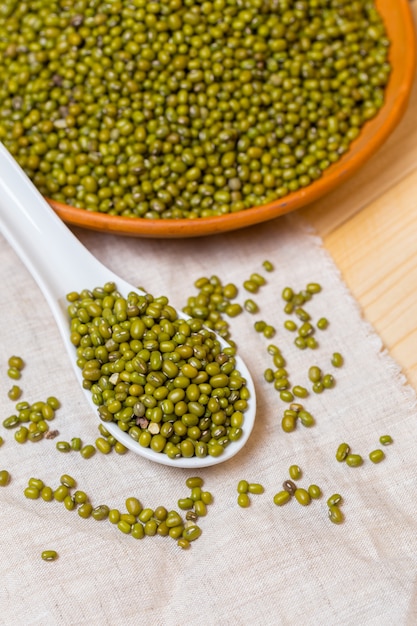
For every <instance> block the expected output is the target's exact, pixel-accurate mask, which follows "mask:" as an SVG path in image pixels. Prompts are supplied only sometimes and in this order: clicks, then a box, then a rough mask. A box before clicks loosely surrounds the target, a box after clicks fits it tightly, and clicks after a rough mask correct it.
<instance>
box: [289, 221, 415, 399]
mask: <svg viewBox="0 0 417 626" xmlns="http://www.w3.org/2000/svg"><path fill="white" fill-rule="evenodd" d="M286 219H287V221H288V223H289V224H290V225H291V226H292V227H293V228H296V229H298V230H299V231H300V232H302V233H303V234H305V235H308V237H309V238H310V241H312V243H313V244H314V245H315V247H316V249H317V250H318V251H319V253H320V255H321V257H322V259H323V262H324V264H325V266H326V268H327V269H328V270H329V271H330V272H332V273H333V274H334V276H336V278H337V279H338V280H339V282H340V285H341V288H342V290H343V292H344V296H345V298H346V299H347V300H348V301H349V302H350V304H351V306H352V307H353V308H354V309H355V311H356V313H357V315H358V317H359V318H360V320H361V324H362V326H363V328H364V330H365V336H366V340H367V341H368V343H369V344H370V346H371V348H372V349H373V351H374V352H375V353H376V355H377V356H378V358H379V359H380V360H381V361H383V363H384V365H386V367H387V368H388V369H389V371H390V372H391V374H392V375H393V377H394V379H395V381H396V383H397V384H398V387H399V389H400V391H401V393H402V395H403V397H404V400H405V401H406V402H407V403H408V405H409V409H410V411H414V410H416V409H417V392H416V390H415V389H414V387H412V386H411V384H410V382H409V380H408V378H407V376H406V374H405V373H404V371H403V369H402V367H401V365H400V364H399V363H398V362H397V361H396V360H395V359H394V357H393V356H392V355H391V354H390V353H389V351H388V349H387V347H386V346H385V345H384V342H383V340H382V338H381V337H380V335H379V334H378V332H377V331H376V329H375V327H374V326H373V325H372V324H371V322H369V320H367V319H366V318H365V317H364V314H363V310H362V308H361V306H360V304H359V302H358V301H357V300H356V298H355V297H354V295H353V294H352V292H351V290H350V289H349V287H348V285H347V284H346V282H345V279H344V278H343V276H342V272H341V271H340V269H339V268H338V266H337V265H336V263H335V262H334V260H333V258H332V256H331V254H330V253H329V252H328V250H326V248H325V246H324V242H323V239H322V238H321V237H320V235H319V234H318V233H317V231H316V230H315V228H314V227H313V225H312V224H310V223H309V222H307V221H306V220H305V219H304V218H302V217H301V216H300V215H297V214H296V213H291V214H288V215H287V216H286Z"/></svg>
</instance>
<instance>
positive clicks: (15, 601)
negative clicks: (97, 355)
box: [0, 215, 417, 626]
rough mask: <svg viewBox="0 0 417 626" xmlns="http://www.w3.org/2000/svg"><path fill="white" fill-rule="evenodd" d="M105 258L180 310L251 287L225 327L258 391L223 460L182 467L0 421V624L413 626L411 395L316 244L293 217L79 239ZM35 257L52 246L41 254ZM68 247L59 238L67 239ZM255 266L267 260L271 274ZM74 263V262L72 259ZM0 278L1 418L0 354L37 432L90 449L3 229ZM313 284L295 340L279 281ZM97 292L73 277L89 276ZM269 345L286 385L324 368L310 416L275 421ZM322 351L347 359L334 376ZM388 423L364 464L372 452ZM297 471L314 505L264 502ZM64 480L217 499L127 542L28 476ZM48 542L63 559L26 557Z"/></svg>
mask: <svg viewBox="0 0 417 626" xmlns="http://www.w3.org/2000/svg"><path fill="white" fill-rule="evenodd" d="M75 232H76V234H77V236H78V237H79V238H80V240H81V241H82V242H83V243H84V244H85V245H86V246H87V247H88V248H89V249H90V250H91V251H92V252H93V253H94V254H95V255H96V256H97V257H98V258H99V259H100V260H101V261H102V262H104V263H105V264H106V265H107V266H108V267H109V268H110V269H112V270H113V271H115V272H116V273H117V274H119V275H120V276H122V277H123V278H125V279H127V280H128V281H130V282H131V283H133V284H135V285H138V286H139V285H140V286H143V287H144V288H145V289H148V290H149V291H150V292H151V293H153V294H154V295H155V296H157V295H162V294H165V295H168V296H169V298H170V302H171V304H173V305H174V306H176V307H177V308H181V307H182V306H184V304H185V302H186V299H187V297H188V296H189V295H195V294H196V290H195V288H194V287H193V282H194V281H195V280H196V279H197V278H199V277H201V276H208V277H210V276H211V275H214V274H215V275H218V276H219V277H220V278H221V280H222V281H223V282H224V283H227V282H234V283H236V285H238V286H239V295H238V301H239V302H241V303H243V301H244V300H245V299H246V298H247V297H252V298H253V299H254V300H255V301H256V302H257V303H258V305H259V307H260V310H259V313H257V314H255V315H253V314H252V315H251V314H249V313H247V312H244V313H243V314H242V315H240V316H238V317H236V318H234V319H233V320H230V324H231V332H232V338H233V339H234V340H235V341H236V343H237V345H238V349H239V353H240V355H241V356H242V357H243V359H244V360H245V361H246V363H247V364H248V366H249V368H250V370H251V373H252V375H253V378H254V381H255V386H256V392H257V416H256V423H255V427H254V430H253V432H252V435H251V437H250V439H249V441H248V443H247V444H246V446H245V448H244V449H243V450H242V451H241V452H240V453H239V454H237V455H236V456H235V457H234V458H232V459H231V460H229V461H227V462H225V463H223V464H219V465H217V466H213V467H210V468H206V469H204V470H196V471H194V472H190V471H189V470H186V469H180V468H172V467H166V466H163V465H158V464H153V463H151V462H149V461H147V460H145V459H143V458H141V457H139V456H136V455H135V454H134V453H133V452H128V453H127V454H126V455H124V456H119V455H117V454H116V453H115V452H112V453H111V454H109V455H103V454H101V453H97V454H96V455H95V456H94V457H93V458H91V459H89V460H85V459H83V458H82V457H81V455H80V454H79V453H76V452H71V453H68V454H63V453H60V452H58V451H57V450H56V447H55V444H56V441H57V439H55V440H43V441H41V442H38V443H36V444H34V443H30V442H28V443H26V444H18V443H17V442H16V441H15V440H14V438H13V432H12V431H8V430H5V429H4V428H3V427H2V426H0V430H1V435H2V436H3V438H4V439H5V443H4V444H3V445H2V446H1V447H0V469H8V470H9V472H10V474H11V476H12V480H11V482H10V484H9V485H8V486H7V487H1V488H0V498H1V505H0V529H1V534H0V538H1V539H0V562H1V582H0V607H1V608H0V623H1V624H5V625H7V626H13V625H23V624H25V625H29V624H40V625H45V626H46V625H48V626H49V625H54V624H57V625H59V624H63V625H67V624H68V625H77V624H97V625H107V624H109V625H115V624H124V625H131V624H132V625H133V624H147V625H148V624H149V625H151V626H181V625H183V624H192V625H196V626H197V625H199V626H200V625H201V626H204V625H217V624H222V625H228V624H234V625H246V624H251V625H257V624H259V625H260V624H262V625H263V624H277V625H290V626H292V625H295V624H306V625H322V624H327V625H333V624H340V623H343V624H346V625H350V624H352V625H353V624H367V625H375V626H376V625H378V626H383V625H387V626H388V625H391V624H396V625H412V624H415V623H417V532H416V528H417V525H416V512H417V507H416V499H415V493H416V482H417V481H416V474H417V472H416V470H417V460H416V459H417V441H416V396H415V393H414V391H413V389H412V388H411V387H410V386H409V385H408V384H407V382H406V380H405V378H404V376H403V375H402V374H401V371H400V368H399V366H398V365H397V364H396V363H395V362H394V361H393V360H392V359H391V357H390V356H389V355H388V354H387V353H386V351H385V350H384V347H383V345H382V344H381V341H380V339H379V337H378V336H377V335H376V333H375V332H374V330H373V329H372V328H371V327H370V325H369V324H368V323H366V322H365V321H364V320H363V319H362V317H361V313H360V310H359V308H358V305H357V303H356V302H355V300H354V299H353V298H352V296H351V295H350V293H349V291H348V290H347V288H346V286H345V284H344V283H343V280H342V278H341V276H340V274H339V272H338V270H337V268H336V267H335V265H334V263H333V262H332V260H331V259H330V258H329V256H328V254H327V252H326V251H325V250H324V248H323V246H322V241H321V240H320V238H318V237H317V236H315V235H314V233H312V232H311V230H310V228H309V227H308V225H305V224H304V223H302V222H301V220H300V219H299V217H298V216H296V215H291V216H286V217H281V218H279V219H277V220H274V221H271V222H269V223H265V224H262V225H259V226H256V227H251V228H249V229H246V230H242V231H238V232H233V233H229V234H223V235H219V236H216V237H207V238H200V239H190V240H152V239H145V240H143V239H130V238H123V237H117V236H112V235H108V234H104V233H93V232H88V231H82V230H76V231H75ZM45 253H46V254H47V250H46V251H45ZM62 253H63V254H65V250H63V251H62ZM266 259H268V260H269V261H271V262H272V263H273V265H274V268H275V269H274V271H273V272H271V273H267V272H265V271H264V269H263V267H262V262H263V261H264V260H266ZM68 263H71V259H68ZM252 272H259V273H261V274H263V275H264V276H265V278H266V280H267V284H266V285H265V286H263V287H261V288H260V290H259V292H258V293H257V294H255V295H253V296H252V295H251V294H249V293H247V292H245V290H244V289H243V288H242V284H243V281H244V280H245V279H247V278H248V277H249V276H250V274H251V273H252ZM0 277H1V283H2V293H3V297H2V298H1V301H0V316H1V327H0V328H1V330H0V338H1V346H2V350H1V357H0V370H1V378H0V380H1V393H0V410H1V413H0V416H1V418H2V420H3V419H4V418H5V417H7V416H8V415H10V414H12V413H13V412H14V405H15V403H13V402H12V401H11V400H10V399H9V398H8V397H7V390H8V389H9V388H10V387H11V385H12V384H13V381H11V380H10V379H9V378H8V377H7V375H6V372H7V359H8V357H9V356H10V355H12V354H18V355H20V356H22V357H23V359H24V360H25V362H26V367H25V369H24V370H23V372H22V378H21V380H20V381H18V383H17V384H19V385H20V386H21V387H22V389H23V396H22V399H23V400H28V401H29V402H34V401H36V400H45V399H46V398H47V397H48V396H49V395H56V396H57V397H58V398H59V399H60V401H61V403H62V407H61V408H60V409H59V410H58V411H57V416H56V418H55V420H54V422H51V428H56V429H58V430H59V433H60V434H59V437H58V439H59V440H67V441H70V439H71V438H72V437H74V436H80V437H81V438H82V440H83V442H84V443H94V441H95V439H96V437H97V436H98V434H99V433H98V430H97V426H98V420H97V418H96V417H95V415H94V414H93V413H92V411H91V409H90V408H89V405H88V404H87V401H86V399H85V398H84V395H83V392H82V390H81V389H80V388H79V386H78V383H77V381H76V378H75V375H74V373H73V370H72V367H71V365H70V361H69V357H68V356H67V354H66V352H65V351H64V348H63V343H62V340H61V337H60V335H59V333H58V330H57V328H56V326H55V322H54V320H53V317H52V315H51V313H50V311H49V309H48V306H47V304H46V302H45V300H44V298H43V296H42V294H41V292H40V290H39V289H38V287H37V285H36V284H35V282H34V281H33V279H32V277H31V276H30V274H29V273H28V271H27V270H26V268H25V267H24V266H23V264H22V263H21V261H20V260H19V259H18V258H17V256H16V255H15V253H14V252H13V251H12V249H11V248H10V247H9V245H8V244H7V243H6V241H5V240H4V239H3V238H1V240H0ZM312 281H316V282H319V283H320V284H321V285H322V287H323V289H322V292H321V293H319V294H317V295H315V296H314V297H313V298H312V300H311V301H310V302H308V303H307V304H306V306H305V308H306V309H307V310H308V311H309V312H310V314H311V315H312V319H313V321H314V323H315V322H316V321H317V320H318V319H319V318H320V317H322V316H325V317H327V318H328V320H329V322H330V324H329V327H328V329H327V330H325V331H319V330H317V332H316V334H315V336H316V337H317V339H318V341H319V347H318V348H317V349H316V350H310V349H309V350H299V349H298V348H296V347H295V346H294V344H293V340H294V335H293V334H292V333H290V332H289V331H287V330H286V329H284V327H283V322H284V321H285V319H287V318H288V316H287V315H285V314H284V312H283V304H284V303H283V301H282V298H281V291H282V289H283V288H284V287H285V286H291V287H292V288H293V289H294V290H296V291H298V290H300V289H304V288H305V286H306V284H307V283H308V282H312ZM94 286H95V285H84V287H94ZM259 319H262V320H264V321H266V322H267V323H269V324H272V325H273V326H275V327H276V329H277V333H276V336H275V337H274V338H273V339H271V340H268V339H266V338H265V337H264V336H263V335H262V334H261V333H257V332H256V331H255V330H254V322H255V321H256V320H259ZM269 343H274V344H276V345H278V346H279V347H280V349H281V351H282V354H283V355H284V357H285V358H286V361H287V369H288V372H289V376H290V381H291V383H292V384H293V385H295V384H298V385H304V386H306V387H309V388H310V383H309V381H308V377H307V372H308V368H309V366H310V365H313V364H315V365H318V366H320V367H321V368H322V370H323V372H324V373H332V374H333V375H334V377H335V379H336V385H335V387H334V388H333V389H328V390H325V391H324V393H322V394H313V393H310V395H309V396H308V398H306V399H304V400H301V402H302V403H303V404H304V406H305V408H306V409H307V410H308V411H310V412H311V413H312V414H313V416H314V417H315V419H316V424H315V426H313V427H311V428H304V427H302V426H301V425H299V426H298V427H297V429H296V430H295V431H294V432H292V433H285V432H283V431H282V429H281V425H280V424H281V418H282V414H283V411H284V409H285V408H287V406H288V405H286V404H285V403H284V402H282V400H281V399H280V397H279V394H278V392H277V391H276V390H275V389H274V388H273V385H271V384H270V383H268V382H266V381H265V379H264V375H263V374H264V370H265V369H266V368H268V367H271V366H272V358H271V356H270V355H269V354H268V352H267V346H268V345H269ZM334 351H339V352H340V353H342V355H343V356H344V359H345V364H344V366H343V367H342V368H340V369H337V370H336V369H335V368H333V367H332V365H331V363H330V359H331V355H332V353H333V352H334ZM385 434H390V435H391V436H392V438H393V441H394V443H393V444H392V445H391V446H387V447H386V448H384V452H385V454H386V458H385V460H384V461H383V462H381V463H380V464H378V465H375V464H373V463H371V462H370V461H369V459H368V454H369V452H370V451H372V450H374V449H375V448H378V447H381V446H380V444H379V437H380V436H381V435H385ZM344 441H346V442H348V443H349V444H350V446H351V449H352V452H355V453H359V454H361V455H362V456H363V458H364V464H363V466H362V467H358V468H350V467H348V466H347V465H346V464H345V463H339V462H337V461H336V459H335V452H336V449H337V447H338V445H339V444H340V443H341V442H344ZM292 464H298V465H299V466H300V467H301V469H302V471H303V474H302V477H301V479H300V480H298V481H296V482H297V484H298V486H300V487H304V488H307V487H308V486H309V485H310V484H312V483H315V484H317V485H319V486H320V487H321V489H322V492H323V495H322V497H321V498H320V499H319V500H314V501H312V502H311V504H310V505H309V506H301V505H300V504H298V502H297V501H296V500H294V499H292V500H291V501H290V502H289V503H288V504H286V505H285V506H282V507H277V506H276V505H275V504H274V503H273V496H274V495H275V494H276V493H277V492H278V491H280V490H281V489H282V482H283V481H284V480H286V479H287V478H288V477H289V476H288V468H289V466H290V465H292ZM63 473H69V474H71V475H72V476H74V478H76V480H77V487H78V488H79V489H82V490H85V491H86V492H87V494H88V495H89V496H90V498H91V501H92V503H93V504H94V505H98V504H102V503H105V504H107V505H109V506H110V507H111V508H119V509H120V510H121V511H123V510H125V500H126V498H127V497H129V496H136V497H138V498H139V500H140V501H141V503H142V504H143V505H144V506H146V507H152V508H154V507H156V506H158V505H164V506H165V507H167V508H168V509H178V507H177V500H178V498H181V497H184V496H186V495H188V493H189V490H188V488H187V487H186V486H185V480H186V478H187V477H188V476H190V475H199V476H201V477H202V478H203V479H204V489H207V490H209V491H210V492H211V493H212V494H213V497H214V501H213V503H212V504H211V505H209V506H208V513H207V516H205V517H201V518H200V519H199V521H198V524H199V525H200V527H201V528H202V531H203V532H202V535H201V537H200V538H199V539H198V540H197V541H195V542H193V543H192V544H191V547H190V549H189V550H181V549H180V548H179V547H178V546H177V545H176V541H175V540H173V539H171V538H169V537H159V536H157V537H145V538H144V539H143V540H140V541H138V540H135V539H133V538H132V537H130V536H126V535H124V534H123V533H121V532H120V531H119V530H118V529H117V528H116V527H115V526H113V525H112V524H111V523H110V522H109V521H101V522H98V521H96V520H94V519H87V520H85V519H81V518H80V517H79V515H78V514H77V512H76V511H67V510H66V509H65V508H64V506H63V505H62V504H61V503H58V502H49V503H47V502H44V501H42V500H35V501H32V500H28V499H26V498H25V497H24V495H23V490H24V488H25V486H26V485H27V481H28V479H29V478H30V477H31V476H35V477H39V478H41V479H42V480H44V482H45V483H46V484H48V485H51V486H52V487H56V486H58V484H59V478H60V476H61V474H63ZM241 479H246V480H248V481H249V482H259V483H261V484H262V485H263V486H264V488H265V491H264V493H263V494H260V495H253V496H251V504H250V506H249V507H248V508H247V509H242V508H240V507H239V506H238V505H237V491H236V487H237V483H238V482H239V480H241ZM335 492H338V493H340V494H341V495H342V496H343V503H342V505H341V509H342V511H343V513H344V516H345V521H344V522H343V523H342V524H340V525H335V524H332V523H331V522H330V520H329V519H328V517H327V505H326V500H327V498H328V497H329V496H330V495H331V494H333V493H335ZM45 549H55V550H57V552H58V553H59V559H58V560H57V561H55V562H44V561H42V560H41V558H40V554H41V552H42V551H43V550H45Z"/></svg>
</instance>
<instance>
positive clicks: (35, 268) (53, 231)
mask: <svg viewBox="0 0 417 626" xmlns="http://www.w3.org/2000/svg"><path fill="white" fill-rule="evenodd" d="M0 230H1V232H2V233H3V235H4V236H5V237H6V239H7V240H8V242H9V243H10V245H11V246H12V247H13V248H14V250H15V251H16V252H17V254H18V256H19V257H20V258H21V259H22V261H23V262H24V263H25V265H26V267H27V269H28V270H29V271H30V273H31V274H32V276H33V278H34V279H35V280H36V282H37V283H38V285H39V287H40V288H41V290H42V292H43V294H44V296H45V298H46V299H47V301H48V302H49V304H50V305H51V306H52V307H53V308H55V306H56V300H57V299H59V298H62V296H63V295H64V294H65V293H67V292H69V291H73V290H77V289H80V287H81V288H82V287H85V286H88V285H89V284H90V283H91V282H93V286H96V282H97V279H98V277H100V275H101V274H103V269H104V268H103V266H102V265H101V263H100V262H99V261H98V260H97V259H96V258H95V257H94V256H93V255H92V254H91V253H90V252H89V251H88V250H87V249H86V248H84V246H83V245H82V244H81V243H80V242H79V241H78V239H77V238H76V237H75V235H73V234H72V232H71V231H70V230H69V229H68V228H67V227H66V226H65V224H64V223H63V222H62V221H61V219H60V218H59V217H58V216H57V215H56V214H55V213H54V211H53V210H52V208H51V207H50V206H49V204H48V203H47V202H46V200H45V199H44V198H43V196H42V195H41V194H40V193H39V191H38V190H37V189H36V187H35V186H34V185H33V183H32V182H31V181H30V180H29V178H28V177H27V176H26V174H25V173H24V172H23V170H22V169H21V167H20V166H19V165H18V164H17V163H16V161H15V160H14V159H13V157H12V156H11V154H10V153H9V152H8V150H7V149H6V148H5V147H4V145H3V144H1V143H0ZM109 274H110V272H109V271H108V270H107V276H108V275H109ZM80 279H82V281H83V285H80Z"/></svg>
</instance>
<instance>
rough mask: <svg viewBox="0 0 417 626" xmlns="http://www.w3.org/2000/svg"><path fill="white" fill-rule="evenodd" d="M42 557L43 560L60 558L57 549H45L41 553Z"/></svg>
mask: <svg viewBox="0 0 417 626" xmlns="http://www.w3.org/2000/svg"><path fill="white" fill-rule="evenodd" d="M41 558H42V560H43V561H56V559H57V558H58V552H56V551H55V550H44V551H43V552H42V553H41Z"/></svg>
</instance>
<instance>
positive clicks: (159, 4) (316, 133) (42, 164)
mask: <svg viewBox="0 0 417 626" xmlns="http://www.w3.org/2000/svg"><path fill="white" fill-rule="evenodd" d="M0 33H1V36H0V141H3V142H4V144H5V145H6V147H7V148H8V149H9V150H10V152H11V153H12V154H13V155H14V157H15V158H16V159H17V161H18V162H19V163H20V165H21V166H22V167H23V168H24V170H25V171H26V172H27V174H28V175H29V177H30V178H31V179H32V181H33V182H34V183H35V185H36V186H37V187H38V189H39V190H40V191H41V192H42V193H43V194H44V195H45V196H47V197H50V198H52V199H54V200H56V201H59V202H64V203H66V204H70V205H73V206H75V207H80V208H83V209H86V210H87V211H95V212H100V213H106V214H110V215H122V216H129V217H143V218H150V219H161V218H163V219H177V218H184V217H185V218H202V217H207V216H213V215H223V214H227V213H234V212H238V211H242V210H245V209H248V208H250V207H253V206H256V205H260V204H264V203H268V202H271V201H273V200H275V199H277V198H282V197H284V196H286V195H287V194H289V193H290V192H293V191H296V190H298V189H301V188H304V187H307V186H308V185H310V183H312V182H313V181H315V180H316V179H318V178H319V177H320V176H321V175H322V172H323V171H324V170H326V169H327V168H328V167H329V166H330V165H331V164H332V163H335V162H336V161H338V160H339V159H340V157H341V156H342V155H343V154H344V153H345V152H346V151H347V149H348V148H349V145H350V143H351V142H352V141H353V140H354V139H355V138H356V137H358V135H359V133H360V130H361V128H362V126H363V124H364V123H365V122H366V121H367V120H369V119H371V118H372V117H374V116H375V115H376V113H377V112H378V110H379V109H380V107H381V106H382V104H383V102H384V90H385V87H386V84H387V81H388V78H389V74H390V64H389V61H388V52H389V40H388V38H387V34H386V31H385V27H384V24H383V22H382V20H381V17H380V15H379V13H378V11H377V8H376V6H375V3H374V1H373V0H355V1H352V0H205V1H200V0H199V1H197V0H111V1H110V0H104V1H103V0H74V1H69V0H64V1H60V2H58V0H32V1H31V2H28V1H23V2H17V1H16V0H4V2H2V4H1V7H0Z"/></svg>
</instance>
